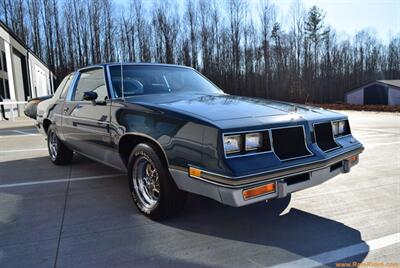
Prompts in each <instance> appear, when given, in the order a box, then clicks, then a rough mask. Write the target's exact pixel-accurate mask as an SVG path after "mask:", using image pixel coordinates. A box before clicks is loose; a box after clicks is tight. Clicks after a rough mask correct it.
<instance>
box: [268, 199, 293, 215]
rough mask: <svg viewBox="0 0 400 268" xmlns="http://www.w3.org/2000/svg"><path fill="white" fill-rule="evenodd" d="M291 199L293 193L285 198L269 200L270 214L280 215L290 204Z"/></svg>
mask: <svg viewBox="0 0 400 268" xmlns="http://www.w3.org/2000/svg"><path fill="white" fill-rule="evenodd" d="M291 199H292V195H291V194H288V195H287V196H285V197H283V198H275V199H271V200H269V201H268V203H267V207H268V214H270V215H271V216H279V215H280V214H281V213H282V212H283V211H284V210H285V209H286V208H287V207H288V206H289V203H290V200H291Z"/></svg>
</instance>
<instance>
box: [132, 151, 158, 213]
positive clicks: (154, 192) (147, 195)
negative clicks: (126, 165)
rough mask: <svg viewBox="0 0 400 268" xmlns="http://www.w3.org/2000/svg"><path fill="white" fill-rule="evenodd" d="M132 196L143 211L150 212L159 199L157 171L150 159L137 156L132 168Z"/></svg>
mask: <svg viewBox="0 0 400 268" xmlns="http://www.w3.org/2000/svg"><path fill="white" fill-rule="evenodd" d="M132 180H133V190H134V191H135V192H134V198H135V199H136V200H137V203H138V205H139V206H140V208H141V209H142V210H143V211H144V212H148V213H149V212H151V211H152V210H153V209H154V208H155V207H157V205H158V201H159V199H160V181H159V174H158V171H157V169H156V167H155V165H154V163H153V161H151V159H149V158H148V157H146V156H144V155H143V156H139V157H138V158H137V159H136V161H135V163H134V165H133V169H132Z"/></svg>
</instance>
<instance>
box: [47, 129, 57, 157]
mask: <svg viewBox="0 0 400 268" xmlns="http://www.w3.org/2000/svg"><path fill="white" fill-rule="evenodd" d="M48 139H49V152H50V157H51V159H53V160H55V159H56V158H57V152H58V138H57V135H56V133H54V131H51V132H50V134H49V137H48Z"/></svg>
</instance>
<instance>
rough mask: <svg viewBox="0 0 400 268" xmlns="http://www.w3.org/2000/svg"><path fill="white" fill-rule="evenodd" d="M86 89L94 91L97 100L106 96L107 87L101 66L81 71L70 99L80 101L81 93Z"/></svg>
mask: <svg viewBox="0 0 400 268" xmlns="http://www.w3.org/2000/svg"><path fill="white" fill-rule="evenodd" d="M87 91H92V92H96V93H97V100H99V101H102V100H106V99H107V98H108V93H107V87H106V83H105V79H104V71H103V69H102V68H100V69H91V70H88V71H84V72H81V74H80V77H79V81H78V84H77V86H76V90H75V94H74V96H73V97H72V100H75V101H82V100H83V94H84V93H85V92H87Z"/></svg>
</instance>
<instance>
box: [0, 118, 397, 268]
mask: <svg viewBox="0 0 400 268" xmlns="http://www.w3.org/2000/svg"><path fill="white" fill-rule="evenodd" d="M344 113H346V114H347V115H348V116H349V118H350V123H351V127H352V132H353V134H354V136H355V137H356V138H357V139H359V140H360V141H361V142H362V143H363V144H364V146H365V151H364V153H363V154H362V155H361V156H360V164H359V165H358V166H356V167H354V168H353V169H352V171H351V172H350V173H349V174H343V175H339V176H337V177H335V178H334V179H332V180H330V181H328V182H326V183H324V184H322V185H319V186H316V187H314V188H310V189H307V190H303V191H300V192H297V193H294V194H293V196H292V201H291V203H290V206H289V207H288V208H287V209H286V210H285V211H284V212H283V213H282V214H281V215H280V216H279V217H275V218H271V216H269V214H268V213H265V210H266V209H268V208H267V204H265V203H259V204H255V205H252V206H248V207H243V208H231V207H227V206H224V205H221V204H219V203H217V202H215V201H212V200H209V199H207V198H203V197H200V196H196V195H189V199H188V202H187V204H186V206H185V209H184V210H183V211H182V213H181V214H180V215H179V216H177V217H175V218H173V219H169V220H165V221H162V222H154V221H151V220H149V219H147V218H146V217H144V216H142V215H141V214H140V213H139V212H138V211H137V209H136V208H135V207H134V205H133V203H132V201H131V198H130V196H129V192H128V184H127V177H126V175H124V174H120V172H118V171H116V170H114V169H111V168H108V167H105V166H103V165H101V164H98V163H96V162H93V161H91V160H88V159H86V158H83V157H80V156H75V157H74V161H73V163H72V164H71V165H69V166H62V167H60V166H54V165H53V164H52V163H51V162H50V160H49V157H48V152H47V148H46V141H45V139H44V137H43V136H41V135H40V134H38V132H37V131H36V130H35V128H34V127H33V121H31V120H28V119H20V120H18V121H16V122H5V121H1V122H0V267H271V266H273V267H320V266H334V267H335V266H336V267H337V266H339V265H342V264H343V265H347V264H350V265H354V264H356V263H364V264H367V263H370V264H371V265H372V264H375V265H376V266H377V267H382V266H379V265H380V264H384V265H392V266H390V267H400V181H399V180H400V114H393V113H376V112H344ZM372 267H373V266H372Z"/></svg>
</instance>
